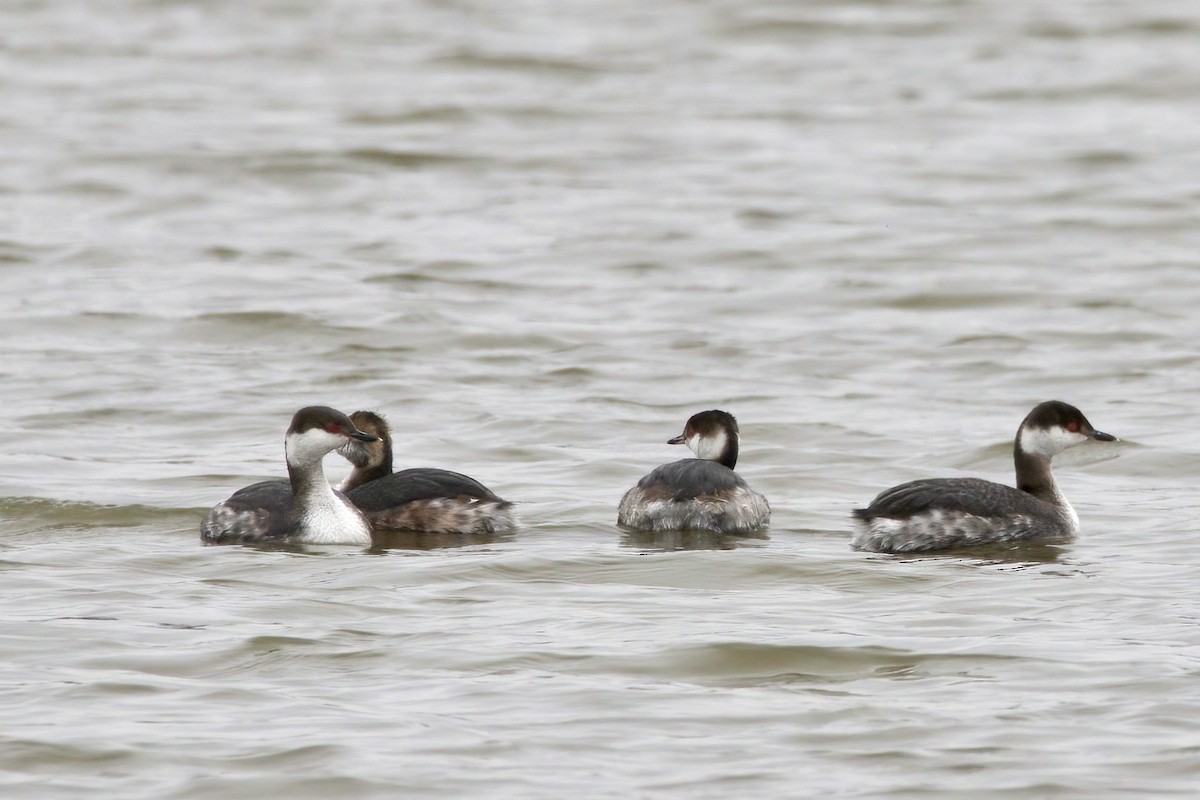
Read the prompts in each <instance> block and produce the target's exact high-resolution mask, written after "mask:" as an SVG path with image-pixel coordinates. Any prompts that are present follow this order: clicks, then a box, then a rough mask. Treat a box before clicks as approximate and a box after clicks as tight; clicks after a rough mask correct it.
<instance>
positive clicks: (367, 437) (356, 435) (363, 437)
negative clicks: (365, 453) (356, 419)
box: [346, 429, 379, 442]
mask: <svg viewBox="0 0 1200 800" xmlns="http://www.w3.org/2000/svg"><path fill="white" fill-rule="evenodd" d="M346 435H347V436H349V437H350V438H351V439H358V440H359V441H360V442H378V441H379V437H378V436H372V435H371V434H369V433H363V432H362V431H360V430H357V429H356V430H355V431H354V432H353V433H347V434H346Z"/></svg>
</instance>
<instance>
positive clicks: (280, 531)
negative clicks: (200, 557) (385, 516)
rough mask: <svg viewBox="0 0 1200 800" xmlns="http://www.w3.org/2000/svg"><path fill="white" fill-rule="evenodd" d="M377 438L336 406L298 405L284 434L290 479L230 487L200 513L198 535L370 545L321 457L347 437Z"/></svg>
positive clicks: (364, 528)
mask: <svg viewBox="0 0 1200 800" xmlns="http://www.w3.org/2000/svg"><path fill="white" fill-rule="evenodd" d="M375 440H376V437H375V436H373V435H371V434H369V433H363V432H362V431H360V430H359V429H358V428H356V427H354V423H352V422H351V421H350V419H349V418H348V417H347V416H346V415H345V414H343V413H342V412H340V411H336V410H334V409H332V408H328V407H326V406H308V407H307V408H302V409H300V410H299V411H297V412H296V414H295V416H293V417H292V424H291V427H289V428H288V431H287V435H286V436H285V437H284V453H285V455H286V458H287V469H288V477H289V480H287V481H283V480H273V481H262V482H261V483H255V484H252V485H250V486H247V487H245V488H244V489H240V490H238V491H237V492H234V494H233V495H232V496H231V497H230V498H229V499H228V500H226V501H225V502H223V503H218V504H217V505H215V506H213V508H212V510H211V511H209V512H208V514H207V515H206V516H205V517H204V521H203V522H202V523H201V524H200V537H201V538H202V539H203V540H204V541H206V542H212V543H227V542H256V541H267V540H286V541H289V542H296V543H302V544H358V545H369V544H370V543H371V529H370V527H369V526H368V525H367V521H366V519H365V518H364V517H363V515H362V512H360V511H359V510H358V509H357V508H355V507H354V505H353V504H351V503H350V502H348V501H347V500H346V498H345V496H344V495H342V494H341V492H335V491H334V490H333V489H332V488H331V487H330V486H329V483H328V481H326V480H325V472H324V470H323V469H322V468H321V459H323V458H324V457H325V454H326V453H329V452H331V451H333V450H336V449H337V448H339V447H341V446H342V445H344V444H346V443H347V442H351V441H358V442H373V441H375Z"/></svg>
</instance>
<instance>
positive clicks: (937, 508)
mask: <svg viewBox="0 0 1200 800" xmlns="http://www.w3.org/2000/svg"><path fill="white" fill-rule="evenodd" d="M1089 439H1095V440H1097V441H1100V442H1115V441H1117V437H1115V436H1112V435H1110V434H1107V433H1101V432H1100V431H1098V430H1096V429H1095V428H1093V427H1092V424H1091V423H1090V422H1088V421H1087V418H1086V417H1085V416H1083V413H1082V412H1080V410H1079V409H1078V408H1075V406H1072V405H1068V404H1067V403H1062V402H1059V401H1057V400H1051V401H1048V402H1045V403H1041V404H1039V405H1037V406H1036V407H1034V409H1033V410H1032V411H1030V412H1029V415H1028V416H1027V417H1025V420H1024V421H1023V422H1022V423H1021V427H1020V428H1018V429H1017V436H1016V439H1015V441H1014V443H1013V460H1014V461H1015V462H1016V468H1017V488H1015V489H1014V488H1012V487H1011V486H1005V485H1003V484H1000V483H992V482H991V481H985V480H980V479H979V478H934V479H930V480H920V481H912V482H911V483H904V484H901V485H899V486H894V487H892V488H891V489H888V490H887V491H885V492H883V493H882V494H880V495H879V496H878V497H876V498H875V499H874V500H873V501H872V502H871V505H870V507H869V508H858V509H855V510H854V516H855V517H856V518H857V520H858V525H859V528H860V530H859V533H858V534H857V535H856V536H855V537H854V539H853V541H852V542H851V546H852V547H853V548H855V549H856V550H872V551H875V552H880V553H918V552H925V551H928V550H947V549H951V548H959V547H972V546H975V545H982V544H992V543H999V542H1013V541H1038V542H1058V541H1064V540H1067V539H1070V538H1071V537H1072V536H1074V535H1075V534H1076V533H1078V532H1079V517H1078V516H1076V514H1075V509H1073V508H1071V504H1070V503H1068V502H1067V498H1065V497H1063V494H1062V492H1061V491H1059V489H1058V484H1056V483H1055V482H1054V475H1053V474H1051V472H1050V459H1051V458H1053V457H1054V456H1055V455H1057V454H1058V453H1061V452H1062V451H1063V450H1066V449H1067V448H1068V447H1074V446H1075V445H1077V444H1080V443H1081V442H1086V441H1087V440H1089Z"/></svg>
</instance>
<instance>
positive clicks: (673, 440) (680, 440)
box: [667, 433, 687, 444]
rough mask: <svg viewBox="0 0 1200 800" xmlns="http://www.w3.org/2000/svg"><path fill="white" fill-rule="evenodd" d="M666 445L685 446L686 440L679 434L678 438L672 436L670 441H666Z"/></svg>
mask: <svg viewBox="0 0 1200 800" xmlns="http://www.w3.org/2000/svg"><path fill="white" fill-rule="evenodd" d="M667 444H687V439H685V438H684V436H683V434H682V433H681V434H679V435H678V436H672V437H671V438H670V439H667Z"/></svg>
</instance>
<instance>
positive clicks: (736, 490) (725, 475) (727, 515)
mask: <svg viewBox="0 0 1200 800" xmlns="http://www.w3.org/2000/svg"><path fill="white" fill-rule="evenodd" d="M667 444H686V445H687V446H688V448H689V449H691V451H692V452H693V453H695V454H696V456H697V457H696V458H685V459H683V460H682V461H676V462H673V463H671V464H663V465H662V466H661V467H658V468H656V469H654V470H652V471H651V472H650V473H649V474H648V475H646V476H645V477H643V478H642V479H641V480H640V481H638V482H637V485H636V486H634V487H633V488H632V489H630V490H629V491H628V492H626V493H625V496H624V497H622V498H621V504H620V506H618V508H617V524H618V525H623V526H625V527H627V528H632V529H634V530H640V531H671V530H701V531H713V532H715V533H732V534H747V533H752V532H754V531H755V530H758V529H760V528H763V527H765V526H766V524H767V523H768V522H769V521H770V519H771V507H770V506H769V505H768V504H767V498H765V497H763V496H762V495H761V494H759V493H758V492H756V491H754V490H753V489H751V488H750V487H749V486H748V485H746V482H745V481H744V480H742V478H741V476H740V475H738V474H737V473H736V472H734V471H733V468H734V467H735V466H737V457H738V425H737V420H735V419H734V418H733V415H732V414H727V413H726V412H724V411H716V410H713V411H701V412H700V413H698V414H694V415H692V417H691V419H689V420H688V421H687V425H685V426H684V428H683V433H682V434H680V435H679V436H676V437H674V438H673V439H668V440H667Z"/></svg>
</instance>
